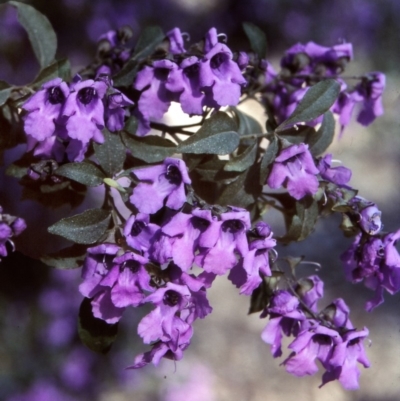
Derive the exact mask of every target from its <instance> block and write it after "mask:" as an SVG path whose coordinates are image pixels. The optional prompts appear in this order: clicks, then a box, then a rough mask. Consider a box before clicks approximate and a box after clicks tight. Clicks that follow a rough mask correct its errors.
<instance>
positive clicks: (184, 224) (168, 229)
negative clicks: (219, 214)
mask: <svg viewBox="0 0 400 401" xmlns="http://www.w3.org/2000/svg"><path fill="white" fill-rule="evenodd" d="M214 220H216V218H213V217H212V214H211V211H210V210H200V209H195V210H193V211H192V214H185V213H177V214H176V215H175V216H174V217H173V218H172V219H171V220H170V221H168V223H167V224H165V225H164V226H162V227H161V232H162V235H163V236H167V238H164V237H160V238H159V240H158V241H156V242H155V243H154V244H153V254H154V255H165V256H167V255H166V254H165V253H164V252H161V251H160V250H159V249H158V248H159V247H163V246H165V242H166V241H169V243H170V247H171V251H170V252H169V257H172V259H173V261H174V263H175V264H176V265H177V266H179V267H180V268H181V269H182V270H183V271H187V270H189V269H190V268H191V267H192V265H193V262H194V258H195V254H196V251H197V250H198V248H199V246H200V244H201V243H202V237H204V236H206V235H207V229H208V227H209V226H210V224H212V222H213V221H214ZM158 257H160V256H158ZM158 261H159V262H160V263H165V262H166V260H165V259H164V258H163V259H162V260H158Z"/></svg>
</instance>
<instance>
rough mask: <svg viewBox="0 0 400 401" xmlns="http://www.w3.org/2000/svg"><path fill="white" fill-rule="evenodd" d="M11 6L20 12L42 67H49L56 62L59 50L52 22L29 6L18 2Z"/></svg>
mask: <svg viewBox="0 0 400 401" xmlns="http://www.w3.org/2000/svg"><path fill="white" fill-rule="evenodd" d="M9 4H11V5H12V6H14V7H15V8H16V9H17V10H18V14H17V15H18V20H19V22H20V23H21V25H22V26H23V27H24V28H25V30H26V32H27V33H28V37H29V41H30V42H31V45H32V49H33V52H34V53H35V56H36V58H37V60H38V61H39V64H40V67H41V68H44V67H47V66H48V65H49V64H51V63H52V61H53V60H54V56H55V55H56V50H57V37H56V34H55V32H54V30H53V27H52V26H51V24H50V21H49V20H48V19H47V17H46V16H44V15H43V14H42V13H40V12H39V11H37V10H36V9H34V8H33V7H32V6H29V5H28V4H24V3H19V2H17V1H10V2H9Z"/></svg>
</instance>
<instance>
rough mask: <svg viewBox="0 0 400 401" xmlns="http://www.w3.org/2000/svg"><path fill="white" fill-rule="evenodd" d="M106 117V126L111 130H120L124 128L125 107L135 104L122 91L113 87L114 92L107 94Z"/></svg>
mask: <svg viewBox="0 0 400 401" xmlns="http://www.w3.org/2000/svg"><path fill="white" fill-rule="evenodd" d="M105 99H106V102H105V104H106V106H105V112H104V117H105V120H106V127H107V128H108V129H109V130H110V131H111V132H115V131H120V130H122V128H124V118H125V109H124V107H127V106H131V105H133V102H132V101H131V100H129V99H128V98H127V97H126V96H125V95H124V94H123V93H122V92H120V91H119V90H117V89H114V88H113V93H111V94H109V95H107V96H106V98H105Z"/></svg>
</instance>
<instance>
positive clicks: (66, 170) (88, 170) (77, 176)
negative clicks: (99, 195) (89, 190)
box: [54, 163, 105, 187]
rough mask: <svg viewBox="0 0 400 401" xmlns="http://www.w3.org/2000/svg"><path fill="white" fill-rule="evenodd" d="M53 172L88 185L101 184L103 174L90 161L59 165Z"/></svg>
mask: <svg viewBox="0 0 400 401" xmlns="http://www.w3.org/2000/svg"><path fill="white" fill-rule="evenodd" d="M54 174H56V175H61V176H62V177H66V178H69V179H70V180H73V181H76V182H79V183H81V184H83V185H86V186H88V187H96V186H98V185H101V184H103V179H104V178H105V175H104V174H103V172H102V171H101V170H99V169H98V168H97V167H96V166H95V165H93V164H91V163H67V164H63V165H62V166H61V167H59V168H58V169H57V170H56V171H55V172H54Z"/></svg>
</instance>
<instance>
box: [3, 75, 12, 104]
mask: <svg viewBox="0 0 400 401" xmlns="http://www.w3.org/2000/svg"><path fill="white" fill-rule="evenodd" d="M11 91H12V87H11V86H10V85H9V84H8V83H7V82H5V81H0V107H1V106H3V104H4V103H5V102H6V101H7V100H8V98H9V97H10V94H11Z"/></svg>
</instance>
